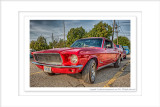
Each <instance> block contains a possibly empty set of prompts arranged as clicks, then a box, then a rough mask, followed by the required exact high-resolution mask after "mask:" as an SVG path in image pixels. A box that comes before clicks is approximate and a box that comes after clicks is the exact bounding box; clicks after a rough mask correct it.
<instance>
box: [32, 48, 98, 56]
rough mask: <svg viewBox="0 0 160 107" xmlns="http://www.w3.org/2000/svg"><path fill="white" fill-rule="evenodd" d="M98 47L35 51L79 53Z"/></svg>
mask: <svg viewBox="0 0 160 107" xmlns="http://www.w3.org/2000/svg"><path fill="white" fill-rule="evenodd" d="M97 49H100V48H99V47H82V48H53V49H48V50H42V51H36V52H34V53H33V54H35V53H61V54H65V53H79V52H80V51H85V52H87V51H94V50H95V51H96V50H97Z"/></svg>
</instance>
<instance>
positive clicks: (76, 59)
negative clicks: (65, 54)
mask: <svg viewBox="0 0 160 107" xmlns="http://www.w3.org/2000/svg"><path fill="white" fill-rule="evenodd" d="M70 60H71V63H73V64H75V63H77V61H78V57H77V56H76V55H72V56H71V58H70Z"/></svg>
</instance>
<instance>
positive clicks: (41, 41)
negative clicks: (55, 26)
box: [30, 36, 49, 51]
mask: <svg viewBox="0 0 160 107" xmlns="http://www.w3.org/2000/svg"><path fill="white" fill-rule="evenodd" d="M30 48H32V49H34V50H36V51H39V50H44V49H48V48H49V47H48V44H47V42H46V39H45V38H44V37H43V36H40V37H38V39H37V41H31V43H30Z"/></svg>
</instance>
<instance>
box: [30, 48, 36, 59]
mask: <svg viewBox="0 0 160 107" xmlns="http://www.w3.org/2000/svg"><path fill="white" fill-rule="evenodd" d="M32 52H35V50H34V49H30V58H33V55H32Z"/></svg>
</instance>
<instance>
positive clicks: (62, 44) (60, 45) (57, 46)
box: [56, 39, 66, 48]
mask: <svg viewBox="0 0 160 107" xmlns="http://www.w3.org/2000/svg"><path fill="white" fill-rule="evenodd" d="M65 42H66V41H64V40H63V39H60V40H59V42H58V43H57V45H56V48H63V47H66V46H65Z"/></svg>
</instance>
